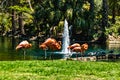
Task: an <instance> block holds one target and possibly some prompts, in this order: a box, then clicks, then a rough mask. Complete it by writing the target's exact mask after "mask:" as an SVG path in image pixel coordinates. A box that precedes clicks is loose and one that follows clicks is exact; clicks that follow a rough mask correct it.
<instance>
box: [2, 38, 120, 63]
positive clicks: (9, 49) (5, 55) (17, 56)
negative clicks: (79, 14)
mask: <svg viewBox="0 0 120 80" xmlns="http://www.w3.org/2000/svg"><path fill="white" fill-rule="evenodd" d="M19 42H21V40H18V39H14V38H8V37H0V61H3V60H4V61H6V60H24V54H23V50H18V51H16V50H15V47H16V45H17V44H18V43H19ZM30 43H32V45H33V46H32V48H30V49H27V50H26V55H25V59H26V60H40V59H44V51H43V50H40V49H39V47H38V45H39V42H36V41H30ZM97 50H107V51H109V50H114V51H115V53H119V52H120V44H109V45H108V44H107V45H103V44H102V45H100V44H89V49H88V50H87V51H86V53H88V52H91V51H92V52H93V51H97ZM52 53H53V52H51V51H47V56H48V58H50V57H49V56H50V55H51V54H52ZM54 58H62V56H61V55H60V54H59V53H56V54H55V55H54Z"/></svg>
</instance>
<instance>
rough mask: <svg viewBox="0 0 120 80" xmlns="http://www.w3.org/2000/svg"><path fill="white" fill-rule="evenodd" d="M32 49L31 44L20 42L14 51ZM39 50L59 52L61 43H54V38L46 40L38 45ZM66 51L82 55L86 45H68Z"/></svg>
mask: <svg viewBox="0 0 120 80" xmlns="http://www.w3.org/2000/svg"><path fill="white" fill-rule="evenodd" d="M30 47H32V44H31V43H29V42H28V41H27V40H24V41H22V42H20V43H19V44H18V45H17V46H16V50H19V49H24V50H25V49H28V48H30ZM39 48H40V49H42V50H48V49H49V50H60V49H61V41H56V40H55V39H54V38H48V39H46V40H45V41H44V42H43V43H41V44H39ZM67 49H70V51H71V52H80V53H84V52H85V51H86V50H87V49H88V44H87V43H84V44H82V45H80V44H79V43H74V44H72V45H69V46H68V47H67Z"/></svg>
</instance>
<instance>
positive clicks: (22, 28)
mask: <svg viewBox="0 0 120 80" xmlns="http://www.w3.org/2000/svg"><path fill="white" fill-rule="evenodd" d="M18 15H19V19H18V21H19V28H20V31H21V34H22V35H25V29H24V25H23V19H22V12H20V13H19V14H18Z"/></svg>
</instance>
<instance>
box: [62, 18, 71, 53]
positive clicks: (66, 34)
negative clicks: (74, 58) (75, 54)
mask: <svg viewBox="0 0 120 80" xmlns="http://www.w3.org/2000/svg"><path fill="white" fill-rule="evenodd" d="M62 37H63V38H62V39H63V41H62V53H63V54H66V55H69V53H70V50H69V49H68V48H67V47H68V46H69V44H70V39H69V29H68V22H67V20H66V19H65V21H64V31H63V36H62Z"/></svg>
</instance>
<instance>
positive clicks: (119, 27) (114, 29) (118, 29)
mask: <svg viewBox="0 0 120 80" xmlns="http://www.w3.org/2000/svg"><path fill="white" fill-rule="evenodd" d="M119 18H120V16H117V17H116V20H117V21H116V23H115V24H111V26H110V27H108V28H106V35H109V34H111V35H112V34H114V35H116V36H118V35H120V21H119Z"/></svg>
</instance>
